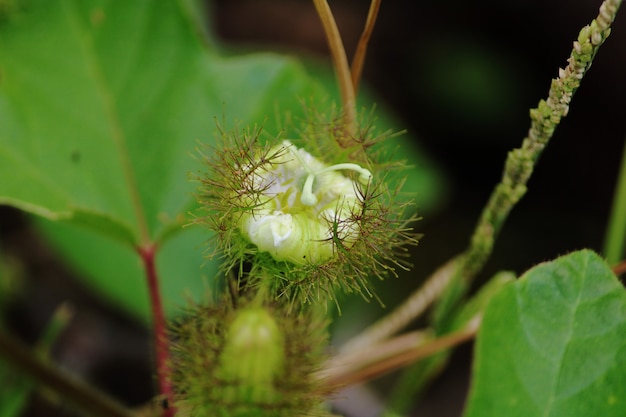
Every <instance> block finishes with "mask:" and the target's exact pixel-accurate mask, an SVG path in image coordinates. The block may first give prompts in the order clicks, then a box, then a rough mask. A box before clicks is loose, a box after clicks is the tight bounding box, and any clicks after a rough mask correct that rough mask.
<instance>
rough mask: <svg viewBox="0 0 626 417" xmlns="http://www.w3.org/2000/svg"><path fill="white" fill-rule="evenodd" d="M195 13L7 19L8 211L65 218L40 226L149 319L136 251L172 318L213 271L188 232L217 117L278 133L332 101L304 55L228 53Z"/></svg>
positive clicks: (3, 198)
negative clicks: (308, 106)
mask: <svg viewBox="0 0 626 417" xmlns="http://www.w3.org/2000/svg"><path fill="white" fill-rule="evenodd" d="M194 13H196V11H195V3H192V2H190V1H189V0H184V1H183V0H180V1H174V0H167V1H158V0H136V1H133V2H112V1H105V0H58V1H54V2H50V1H45V0H29V1H28V2H27V3H25V6H24V7H23V9H22V10H20V12H19V13H15V14H14V15H12V16H9V17H7V19H5V20H4V21H2V23H1V24H0V161H1V163H0V179H2V180H0V204H9V205H12V206H15V207H18V208H20V209H22V210H25V211H27V212H30V213H34V214H37V215H40V216H43V217H45V218H47V219H50V220H54V221H59V220H61V221H63V223H64V224H56V223H50V224H46V225H45V227H44V228H43V229H44V231H45V233H46V235H47V237H48V238H49V239H50V240H51V243H52V245H53V246H55V247H57V248H58V250H59V251H60V252H61V253H62V254H64V255H65V256H68V257H70V258H71V259H72V260H73V261H74V262H75V265H76V269H77V270H78V271H79V272H80V273H81V275H85V276H86V277H87V278H88V279H89V280H90V283H91V284H92V285H95V286H96V288H99V289H101V290H102V291H103V293H104V294H106V295H108V296H109V297H111V298H112V299H113V300H116V301H117V302H118V303H119V304H120V305H122V306H124V307H125V308H127V309H129V310H130V311H132V312H134V313H137V314H140V315H143V316H146V315H147V312H148V309H147V299H146V290H145V288H144V286H145V285H144V276H143V271H142V269H141V265H140V263H139V259H138V257H137V253H136V248H137V247H138V246H141V245H146V244H149V243H157V244H158V247H159V248H160V250H161V251H162V252H163V253H159V254H158V255H157V259H158V261H159V272H160V278H161V285H162V288H164V289H168V291H167V292H166V291H165V290H164V294H165V304H166V305H168V306H171V307H170V308H169V311H170V312H172V311H174V310H175V308H174V306H176V305H180V304H182V303H183V302H184V299H185V297H186V296H184V295H183V294H185V293H192V294H194V296H196V297H198V296H199V295H202V294H204V292H203V291H199V290H198V287H199V286H203V288H204V287H205V286H206V285H207V280H206V279H204V278H203V277H208V278H213V277H214V276H215V274H216V271H217V266H216V264H215V262H207V263H206V266H205V268H204V269H201V268H200V265H202V264H203V263H204V260H203V257H202V242H203V241H204V240H206V236H204V235H203V236H202V237H200V236H199V234H198V232H193V231H192V230H191V229H189V228H183V226H184V225H186V224H187V223H189V216H188V212H189V211H192V210H193V209H194V207H195V203H194V196H193V193H194V191H195V188H196V184H195V183H193V182H192V181H189V175H190V173H192V174H193V173H196V172H198V171H199V170H200V169H202V168H201V166H200V165H199V161H198V160H197V159H195V158H194V157H193V154H194V152H195V151H194V150H195V148H196V147H197V144H198V142H205V143H213V141H214V137H215V132H216V130H217V129H216V124H215V119H218V120H220V122H222V120H223V121H225V123H226V124H227V125H228V124H231V125H232V124H234V123H236V122H237V123H239V124H241V125H248V124H251V125H252V124H259V125H260V124H263V125H264V126H265V130H266V131H267V132H268V133H269V134H270V135H277V134H278V133H279V128H280V127H281V123H283V122H284V121H285V120H286V119H288V118H289V117H290V118H291V119H294V120H298V118H300V117H301V116H302V114H303V112H304V106H303V105H302V101H305V102H307V103H309V102H310V103H316V102H321V101H322V100H321V99H320V98H321V97H324V96H325V95H326V93H325V92H324V89H323V88H321V87H320V84H319V83H317V82H316V81H314V80H313V79H312V78H311V77H310V76H309V75H307V73H306V72H305V70H304V68H303V66H302V65H301V64H300V63H298V62H297V61H295V60H294V59H291V58H287V57H284V56H280V55H277V54H250V55H245V56H234V57H225V56H220V55H218V54H217V53H216V52H215V51H214V50H212V47H211V43H210V42H207V39H206V38H204V37H202V33H203V30H202V29H201V28H199V27H198V21H197V15H195V14H194ZM277 114H279V115H280V116H279V117H276V115H277ZM226 128H228V126H226ZM405 143H406V141H405ZM425 171H426V169H423V168H421V167H420V168H418V169H417V170H416V171H412V172H411V173H410V174H409V176H410V177H412V178H419V179H420V183H422V180H421V179H422V178H428V176H425V175H422V173H423V172H425ZM4 179H10V180H4ZM429 190H430V189H429ZM428 192H430V191H428ZM57 223H58V222H57ZM73 226H80V227H81V228H83V229H84V231H76V230H74V229H72V228H73ZM103 237H105V238H106V239H108V241H107V240H105V239H103ZM172 239H173V240H172ZM173 254H178V255H177V256H174V255H173ZM183 262H185V264H184V265H183ZM208 285H209V286H212V284H211V283H210V282H208Z"/></svg>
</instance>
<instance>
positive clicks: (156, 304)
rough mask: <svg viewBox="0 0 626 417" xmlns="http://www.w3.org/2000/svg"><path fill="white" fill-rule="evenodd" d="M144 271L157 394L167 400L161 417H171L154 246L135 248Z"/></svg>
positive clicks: (166, 344) (167, 355) (166, 343)
mask: <svg viewBox="0 0 626 417" xmlns="http://www.w3.org/2000/svg"><path fill="white" fill-rule="evenodd" d="M137 250H138V252H139V255H140V256H141V260H142V261H143V264H144V268H145V270H146V278H147V280H148V290H149V292H150V306H151V307H152V325H153V331H154V344H155V357H156V358H155V359H156V371H157V378H158V383H159V393H160V394H161V396H162V397H163V398H164V399H166V400H167V403H166V404H167V406H166V407H164V408H165V409H164V411H163V417H172V416H174V414H175V413H176V410H175V409H174V407H173V404H174V402H173V400H174V392H173V388H172V381H171V369H170V353H169V341H168V338H167V331H166V322H165V314H164V313H163V303H162V301H161V292H160V290H159V278H158V275H157V270H156V262H155V255H156V245H154V244H149V245H146V246H143V247H139V248H137Z"/></svg>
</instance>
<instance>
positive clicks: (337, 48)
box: [313, 0, 357, 148]
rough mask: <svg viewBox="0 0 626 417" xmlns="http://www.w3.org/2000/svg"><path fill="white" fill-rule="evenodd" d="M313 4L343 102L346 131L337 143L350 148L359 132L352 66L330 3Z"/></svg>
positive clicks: (314, 1)
mask: <svg viewBox="0 0 626 417" xmlns="http://www.w3.org/2000/svg"><path fill="white" fill-rule="evenodd" d="M313 4H314V5H315V9H316V10H317V14H318V15H319V17H320V19H321V21H322V26H323V27H324V33H326V39H327V41H328V47H329V49H330V55H331V57H332V60H333V66H334V67H335V72H336V74H337V80H338V82H339V91H340V93H341V101H342V103H343V118H344V120H343V121H344V129H345V130H344V132H343V134H342V135H340V136H339V137H338V139H337V141H338V143H339V145H340V146H341V147H342V148H349V147H351V146H353V145H355V144H356V141H355V139H354V138H355V136H356V132H357V116H356V94H355V90H354V88H353V86H352V76H351V74H350V66H349V65H348V58H347V57H346V50H345V49H344V47H343V42H342V41H341V35H340V34H339V29H337V23H336V22H335V18H334V17H333V13H332V12H331V10H330V7H329V6H328V2H327V1H326V0H313Z"/></svg>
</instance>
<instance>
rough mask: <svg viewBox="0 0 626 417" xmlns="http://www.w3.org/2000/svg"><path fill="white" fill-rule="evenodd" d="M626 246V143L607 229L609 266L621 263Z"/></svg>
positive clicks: (605, 248)
mask: <svg viewBox="0 0 626 417" xmlns="http://www.w3.org/2000/svg"><path fill="white" fill-rule="evenodd" d="M625 246H626V143H624V150H623V153H622V166H621V168H620V172H619V176H618V178H617V185H616V186H615V194H614V196H613V208H612V209H611V217H610V219H609V224H608V225H607V229H606V237H605V241H604V256H606V260H607V262H608V263H609V264H611V265H613V264H616V263H618V262H619V261H621V260H622V259H623V258H624V256H625Z"/></svg>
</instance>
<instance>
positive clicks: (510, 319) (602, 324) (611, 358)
mask: <svg viewBox="0 0 626 417" xmlns="http://www.w3.org/2000/svg"><path fill="white" fill-rule="evenodd" d="M624 369H626V292H625V291H624V288H623V287H622V285H621V284H620V283H619V281H618V280H617V279H616V277H615V275H614V274H613V273H612V271H611V269H610V268H609V267H608V265H607V264H606V263H605V262H604V261H603V260H602V259H601V258H600V257H599V256H598V255H596V254H595V253H593V252H591V251H589V250H583V251H579V252H574V253H572V254H570V255H567V256H563V257H561V258H558V259H556V260H555V261H552V262H548V263H544V264H541V265H539V266H537V267H535V268H533V269H531V270H530V271H528V272H527V273H526V274H524V276H522V278H520V279H519V280H518V281H517V282H516V283H515V284H513V285H509V286H507V287H505V288H504V290H502V291H501V292H500V293H499V294H498V295H496V297H494V299H493V300H492V301H491V303H490V304H489V306H488V307H487V311H486V313H485V316H484V319H483V323H482V327H481V330H480V332H479V335H478V340H477V347H476V359H475V364H474V376H473V382H472V390H471V394H470V399H469V405H468V407H467V410H466V413H465V416H466V417H489V416H504V415H506V416H510V417H515V416H520V417H521V416H524V417H526V416H545V417H548V416H549V417H557V416H563V417H577V416H580V417H583V416H584V417H587V416H592V415H593V416H603V417H611V416H616V417H617V416H623V415H624V411H625V410H626V373H625V372H624Z"/></svg>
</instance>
